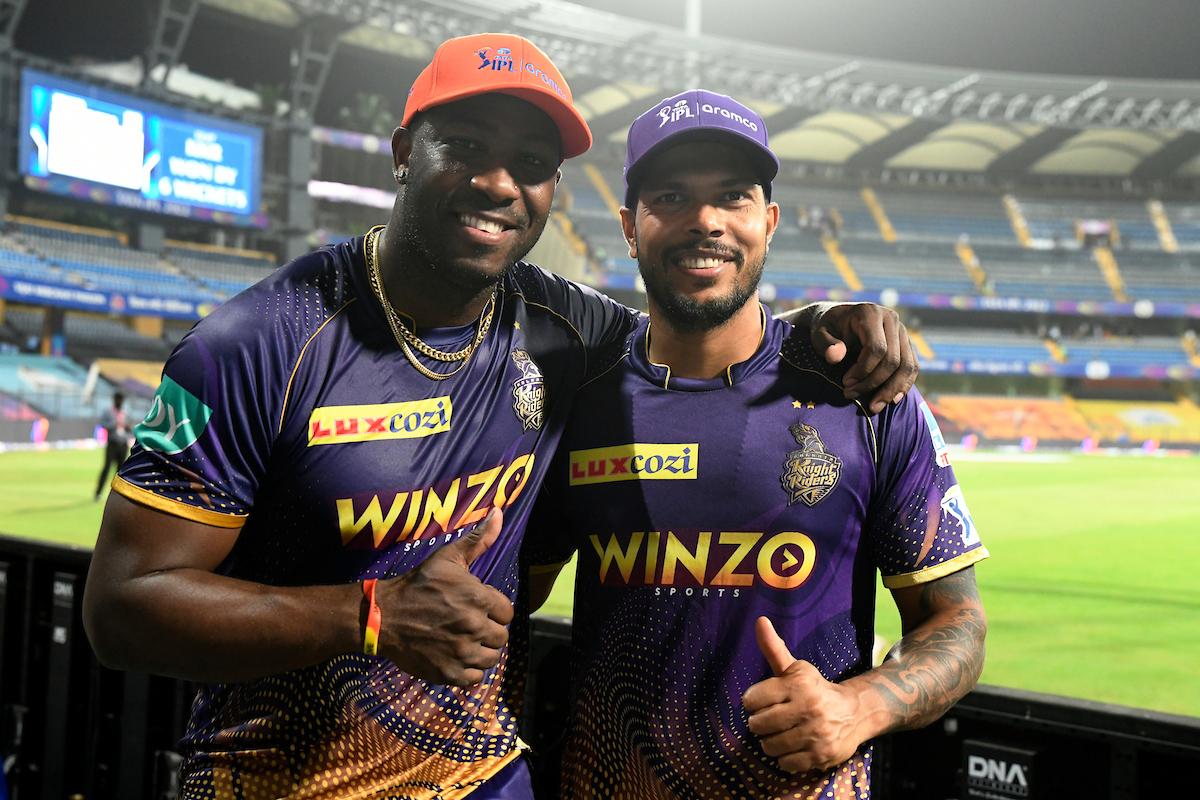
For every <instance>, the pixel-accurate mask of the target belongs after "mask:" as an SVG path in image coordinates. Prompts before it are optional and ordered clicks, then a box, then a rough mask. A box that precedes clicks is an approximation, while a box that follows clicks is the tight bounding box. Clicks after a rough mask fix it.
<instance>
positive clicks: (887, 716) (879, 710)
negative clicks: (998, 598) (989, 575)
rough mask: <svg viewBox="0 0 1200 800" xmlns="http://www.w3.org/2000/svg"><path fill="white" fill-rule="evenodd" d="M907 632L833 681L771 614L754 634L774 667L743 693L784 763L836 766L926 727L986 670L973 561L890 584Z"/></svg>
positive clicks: (756, 729) (798, 767) (765, 741)
mask: <svg viewBox="0 0 1200 800" xmlns="http://www.w3.org/2000/svg"><path fill="white" fill-rule="evenodd" d="M892 596H893V598H894V599H895V601H896V606H897V607H898V608H899V610H900V619H901V623H902V624H903V628H904V636H903V638H902V639H901V640H900V641H899V642H897V643H896V646H895V647H893V648H892V650H891V652H890V653H888V657H887V658H886V659H885V660H884V663H883V664H881V665H880V666H879V667H877V668H875V669H872V670H869V671H867V672H865V673H863V674H862V675H858V676H856V677H854V678H850V679H849V680H847V681H844V682H843V683H830V682H829V681H827V680H825V678H824V677H822V675H821V673H820V672H818V671H817V669H816V667H814V666H813V665H812V664H809V663H808V662H807V661H797V660H795V659H793V658H792V655H791V653H790V652H789V651H788V649H787V645H786V644H785V643H784V641H783V640H782V639H781V638H779V635H778V634H776V633H775V629H774V627H772V625H771V623H770V621H769V620H767V618H766V617H760V618H759V620H758V623H757V628H756V630H755V633H756V634H757V636H758V643H759V647H760V649H761V650H762V652H763V654H764V655H765V656H766V658H767V662H768V663H769V664H770V665H771V669H772V670H773V671H774V673H775V676H774V677H772V678H768V679H767V680H765V681H762V682H760V683H756V684H755V685H754V686H751V687H750V689H749V690H747V692H746V694H745V695H744V696H743V697H742V704H743V705H744V706H745V708H746V711H747V712H748V713H749V714H750V721H749V726H750V730H751V731H752V732H753V733H754V734H755V735H756V736H758V737H759V739H760V740H761V742H762V747H763V751H764V752H765V753H766V754H767V755H769V756H774V757H776V758H778V759H779V766H780V768H781V769H784V770H787V771H788V772H808V771H809V770H813V769H828V768H830V767H832V766H835V765H837V764H840V763H842V762H843V761H845V760H846V759H848V758H849V757H850V756H852V755H853V754H854V751H855V750H857V749H858V747H859V745H861V744H862V743H863V742H865V741H867V740H868V739H872V738H874V737H876V736H879V735H881V734H884V733H888V732H889V731H895V730H906V729H909V728H919V727H921V726H923V725H928V724H929V723H930V722H933V721H934V720H935V719H937V718H938V717H940V716H941V715H942V714H944V713H946V710H947V709H949V708H950V707H951V706H952V705H954V703H955V702H956V701H957V700H958V699H959V698H961V697H962V696H963V695H965V694H966V693H967V692H969V691H970V690H971V689H972V688H973V687H974V686H975V682H976V681H978V680H979V673H980V672H981V671H982V670H983V653H984V645H983V640H984V636H985V635H986V633H987V620H986V618H985V616H984V612H983V604H982V603H981V602H980V600H979V592H978V590H977V589H976V587H975V569H974V568H973V567H968V568H967V569H964V570H962V571H960V572H956V573H954V574H952V575H947V576H946V577H944V578H939V579H938V580H935V581H930V582H929V583H926V584H920V585H917V586H912V587H908V588H905V589H897V590H894V591H893V592H892Z"/></svg>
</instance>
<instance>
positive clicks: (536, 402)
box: [512, 349, 546, 431]
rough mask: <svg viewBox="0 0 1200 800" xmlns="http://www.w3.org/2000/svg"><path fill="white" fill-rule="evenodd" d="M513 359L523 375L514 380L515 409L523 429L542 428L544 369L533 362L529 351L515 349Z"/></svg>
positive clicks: (544, 398) (544, 403) (544, 397)
mask: <svg viewBox="0 0 1200 800" xmlns="http://www.w3.org/2000/svg"><path fill="white" fill-rule="evenodd" d="M512 360H513V362H514V363H515V364H516V365H517V368H518V369H520V370H521V377H520V378H517V379H516V380H515V381H514V382H513V387H512V395H513V411H514V412H516V415H517V419H519V420H521V425H522V427H523V430H527V431H529V430H540V429H541V427H542V419H543V416H544V411H545V407H546V384H545V381H544V380H543V379H542V371H541V370H540V369H538V365H537V364H535V363H533V359H532V358H530V357H529V353H527V352H526V351H524V350H520V349H518V350H513V351H512Z"/></svg>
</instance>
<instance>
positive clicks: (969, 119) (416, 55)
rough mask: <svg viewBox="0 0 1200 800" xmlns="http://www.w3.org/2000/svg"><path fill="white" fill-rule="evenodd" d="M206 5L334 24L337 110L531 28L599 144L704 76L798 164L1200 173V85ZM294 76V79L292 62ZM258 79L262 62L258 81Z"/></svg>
mask: <svg viewBox="0 0 1200 800" xmlns="http://www.w3.org/2000/svg"><path fill="white" fill-rule="evenodd" d="M201 2H202V5H203V6H204V7H207V8H209V9H214V8H215V9H220V10H221V11H223V12H227V14H236V15H239V16H240V17H241V18H243V19H244V18H245V17H252V18H254V19H257V20H259V21H260V22H262V23H265V24H266V26H268V27H271V28H274V29H275V30H278V31H281V32H291V33H292V36H291V39H292V40H293V42H294V40H295V39H298V38H300V37H301V36H303V35H304V34H303V33H302V32H303V31H304V30H306V28H307V27H308V26H310V25H312V24H318V25H319V24H326V25H327V26H333V27H335V28H336V30H337V31H339V33H338V34H337V36H338V41H339V45H341V46H340V49H339V50H338V51H337V58H336V59H335V66H334V67H333V68H332V69H330V70H328V73H327V78H328V85H329V90H327V91H325V92H324V94H325V99H324V100H322V102H323V103H324V104H325V105H326V107H328V103H329V101H330V100H337V101H338V102H343V103H344V102H346V98H349V97H352V96H353V93H354V92H356V91H360V90H366V91H373V90H378V91H380V93H382V94H384V95H385V96H389V95H390V100H391V102H393V103H394V104H395V105H396V106H397V109H396V110H397V112H398V110H399V105H400V104H401V103H402V100H403V92H402V89H398V87H406V86H407V85H408V83H409V82H411V80H412V79H413V78H414V77H415V75H416V72H417V70H418V69H419V68H420V66H421V65H422V64H423V63H424V62H425V61H426V60H427V59H428V57H429V55H430V54H431V53H432V50H433V47H434V46H436V44H437V43H438V42H440V41H442V40H443V39H445V38H447V37H450V36H455V35H462V34H466V33H475V32H479V31H485V30H506V31H512V32H517V33H522V34H524V35H526V36H529V37H530V38H532V39H534V40H535V41H537V42H538V43H539V44H540V45H541V46H542V47H543V48H544V49H546V50H547V51H548V52H549V53H550V54H551V56H552V57H553V58H554V59H555V61H556V63H558V64H559V65H560V67H562V69H563V72H564V73H565V74H566V75H567V77H568V78H569V79H570V81H571V83H572V86H573V87H574V88H575V90H576V98H577V100H578V103H579V105H580V107H581V109H582V110H583V112H584V114H585V116H587V117H588V119H589V123H590V124H591V125H592V128H593V131H594V133H595V134H596V138H597V140H598V141H601V142H604V141H608V142H612V143H614V144H616V143H620V142H622V141H623V138H624V135H625V130H626V128H627V125H628V123H629V122H630V121H631V120H632V119H633V118H634V117H635V116H636V115H637V114H638V113H640V112H641V111H643V110H645V108H646V107H648V105H649V104H650V103H652V102H653V101H654V100H656V99H658V98H660V97H665V96H668V95H670V94H673V93H675V92H677V91H680V90H682V89H684V88H688V87H689V86H695V85H704V86H706V87H708V88H712V89H715V90H717V91H723V92H726V93H728V94H731V95H735V96H737V97H738V98H739V99H741V100H743V101H744V102H747V103H748V104H750V105H752V106H754V107H755V108H757V109H758V110H759V111H760V112H761V113H762V114H763V115H764V117H765V118H766V119H767V123H768V125H769V127H770V130H771V134H772V142H773V145H774V147H775V149H776V150H777V151H778V153H779V155H780V156H781V157H782V158H783V159H785V160H787V161H791V162H795V163H803V164H814V165H827V166H835V167H839V168H843V169H846V170H853V171H862V172H867V173H869V172H874V171H879V170H914V171H951V172H964V173H972V174H984V175H992V176H996V177H1009V176H1018V177H1019V176H1023V175H1024V176H1098V177H1106V178H1116V179H1134V180H1137V181H1156V180H1164V179H1171V178H1187V179H1194V178H1197V177H1200V81H1155V80H1126V79H1114V78H1099V77H1086V76H1077V75H1047V74H1025V73H1017V72H997V71H984V70H970V69H963V68H955V67H946V66H930V65H926V64H916V63H905V62H897V61H887V60H880V59H871V58H852V57H847V56H840V55H835V54H831V53H825V52H813V51H806V50H800V49H796V48H789V47H781V46H778V45H768V44H763V43H761V42H754V41H748V40H744V39H732V38H725V37H718V36H710V35H689V34H688V33H686V32H684V31H683V30H681V29H680V28H678V27H673V26H668V25H663V24H658V23H655V22H652V21H646V20H640V19H634V18H632V17H630V16H618V15H614V14H612V13H608V12H605V11H600V10H596V9H592V8H587V7H585V6H582V5H578V4H575V3H568V2H563V1H562V0H409V1H408V2H396V0H201ZM925 2H932V0H925ZM797 13H800V11H799V10H798V11H797ZM973 35H979V32H978V31H975V32H973ZM192 36H193V38H196V39H198V40H200V41H197V42H196V43H195V46H194V47H192V48H189V49H188V50H184V51H182V52H181V55H182V57H183V60H188V61H190V62H191V64H192V68H193V70H194V71H204V70H205V68H206V66H207V65H205V64H204V63H203V59H204V58H205V57H206V56H205V53H208V55H207V58H209V59H210V60H211V59H212V58H215V56H213V55H211V53H212V52H213V51H214V50H219V49H220V47H218V46H214V42H213V41H212V37H211V33H210V35H209V36H208V37H207V38H206V37H205V35H204V34H203V32H198V31H197V30H195V29H193V32H192ZM287 41H288V40H287V38H285V39H284V40H283V42H284V43H285V46H286V42H287ZM219 44H220V45H223V44H224V42H220V43H219ZM345 45H350V47H345ZM142 46H143V47H144V43H143V45H142ZM275 47H277V48H278V47H279V45H278V44H276V45H275ZM294 47H295V46H294V43H293V52H294ZM364 52H369V53H374V54H376V56H375V58H379V57H383V58H386V59H387V62H388V63H389V64H390V65H391V66H389V67H388V68H387V69H386V70H384V72H385V73H386V75H384V76H380V75H377V74H371V73H372V72H380V70H377V69H376V70H372V69H370V68H369V66H368V65H367V63H366V62H364V61H363V60H362V56H359V55H354V54H355V53H364ZM221 57H222V58H224V55H222V56H221ZM293 72H294V71H293ZM283 74H284V75H287V74H289V73H288V70H287V68H286V65H284V69H283ZM218 77H226V78H227V77H229V76H228V75H222V76H218ZM258 77H259V73H257V72H256V73H255V75H254V80H255V81H256V82H257V80H258ZM236 80H238V82H239V83H241V85H243V86H249V85H253V84H252V83H247V82H245V81H246V79H244V78H241V77H240V76H239V77H238V78H236ZM324 80H325V78H322V81H324ZM319 88H320V87H319V86H318V87H317V89H318V92H317V94H319V93H320V92H319ZM312 102H313V104H314V105H315V100H313V101H312Z"/></svg>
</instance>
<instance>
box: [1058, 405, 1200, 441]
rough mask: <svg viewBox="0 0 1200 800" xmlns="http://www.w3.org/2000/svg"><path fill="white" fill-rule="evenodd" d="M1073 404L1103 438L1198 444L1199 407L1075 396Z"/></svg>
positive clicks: (1199, 435)
mask: <svg viewBox="0 0 1200 800" xmlns="http://www.w3.org/2000/svg"><path fill="white" fill-rule="evenodd" d="M1076 407H1077V408H1078V410H1079V413H1080V415H1081V416H1082V417H1083V418H1084V419H1085V420H1086V421H1087V423H1088V425H1089V426H1090V427H1091V428H1092V429H1093V430H1094V431H1096V434H1097V435H1098V436H1099V437H1100V438H1101V439H1103V440H1106V441H1115V442H1141V441H1144V440H1147V439H1153V440H1156V441H1159V442H1162V443H1179V444H1200V408H1197V407H1196V404H1195V403H1192V402H1191V401H1188V400H1181V401H1178V402H1174V403H1170V402H1153V401H1144V402H1139V401H1128V400H1124V401H1117V400H1078V401H1076Z"/></svg>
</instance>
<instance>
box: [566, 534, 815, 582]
mask: <svg viewBox="0 0 1200 800" xmlns="http://www.w3.org/2000/svg"><path fill="white" fill-rule="evenodd" d="M588 538H589V539H590V540H591V543H592V549H593V550H594V551H595V553H596V558H597V559H598V567H599V578H600V583H601V585H604V586H654V587H656V591H655V594H657V595H662V594H667V595H674V594H676V593H683V594H685V595H687V596H689V597H690V596H692V595H693V594H695V593H697V592H699V593H700V595H701V596H702V597H708V595H709V591H710V590H712V591H714V592H716V593H717V594H718V596H724V594H725V592H726V591H731V592H732V596H734V597H737V596H739V593H740V590H741V589H742V588H745V587H751V586H756V585H759V584H762V585H765V586H768V587H770V588H772V589H795V588H796V587H798V586H800V585H801V584H803V583H804V582H805V581H806V580H808V578H809V576H810V575H812V571H813V567H814V565H815V564H816V558H817V546H816V544H815V543H814V542H813V540H812V538H811V537H809V536H808V535H806V534H803V533H800V532H799V531H783V532H781V533H775V534H768V533H764V532H761V531H700V532H699V533H697V534H695V544H694V546H689V545H687V544H685V543H684V541H683V540H682V539H680V537H679V536H677V535H676V534H675V532H674V531H634V532H633V533H630V534H629V535H628V537H618V536H617V535H616V534H611V535H609V536H608V538H607V539H602V538H601V537H600V536H598V535H592V536H589V537H588ZM687 538H688V539H691V538H692V537H691V536H687Z"/></svg>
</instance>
